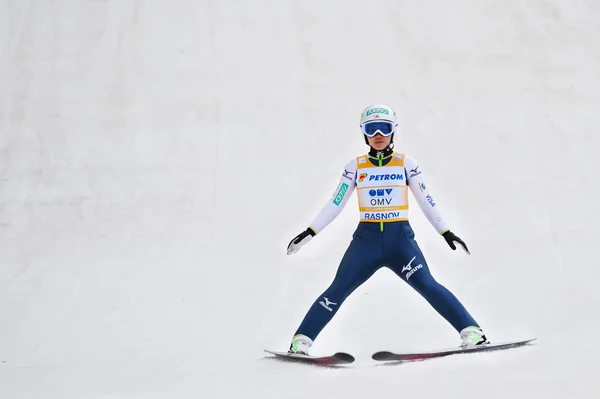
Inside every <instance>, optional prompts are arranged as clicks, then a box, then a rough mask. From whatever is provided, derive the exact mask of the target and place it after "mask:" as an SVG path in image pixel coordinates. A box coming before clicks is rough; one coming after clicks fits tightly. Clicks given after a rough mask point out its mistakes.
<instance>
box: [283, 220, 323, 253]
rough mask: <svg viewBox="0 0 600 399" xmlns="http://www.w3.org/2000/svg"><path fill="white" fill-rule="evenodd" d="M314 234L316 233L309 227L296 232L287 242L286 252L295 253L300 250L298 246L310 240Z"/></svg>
mask: <svg viewBox="0 0 600 399" xmlns="http://www.w3.org/2000/svg"><path fill="white" fill-rule="evenodd" d="M315 235H317V233H315V231H314V230H313V229H312V228H310V227H309V228H308V229H306V230H305V231H303V232H302V233H300V234H298V235H297V236H296V237H294V238H293V239H292V241H290V243H289V244H288V247H287V254H288V255H292V254H295V253H296V252H298V251H299V250H300V247H302V246H303V245H304V244H306V243H307V242H309V241H310V240H312V238H313V237H314V236H315Z"/></svg>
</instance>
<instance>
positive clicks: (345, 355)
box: [333, 352, 356, 363]
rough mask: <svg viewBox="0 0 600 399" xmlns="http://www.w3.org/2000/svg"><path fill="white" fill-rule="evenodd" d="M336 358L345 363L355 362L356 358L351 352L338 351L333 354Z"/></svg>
mask: <svg viewBox="0 0 600 399" xmlns="http://www.w3.org/2000/svg"><path fill="white" fill-rule="evenodd" d="M333 357H334V358H336V359H338V360H341V361H343V362H344V363H353V362H354V361H355V360H356V359H355V358H354V356H352V355H351V354H349V353H345V352H337V353H336V354H334V355H333Z"/></svg>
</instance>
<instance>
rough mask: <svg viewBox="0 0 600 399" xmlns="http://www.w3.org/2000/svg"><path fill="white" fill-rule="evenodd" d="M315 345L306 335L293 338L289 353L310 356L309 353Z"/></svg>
mask: <svg viewBox="0 0 600 399" xmlns="http://www.w3.org/2000/svg"><path fill="white" fill-rule="evenodd" d="M312 344H313V340H312V339H310V338H308V337H307V336H306V335H302V334H298V335H294V338H292V343H291V344H290V349H289V350H288V353H297V354H299V355H308V351H309V349H310V347H311V346H312Z"/></svg>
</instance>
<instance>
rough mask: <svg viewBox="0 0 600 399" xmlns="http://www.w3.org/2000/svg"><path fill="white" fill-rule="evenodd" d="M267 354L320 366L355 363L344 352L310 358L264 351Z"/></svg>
mask: <svg viewBox="0 0 600 399" xmlns="http://www.w3.org/2000/svg"><path fill="white" fill-rule="evenodd" d="M264 351H265V352H267V353H270V354H271V355H275V357H276V358H278V359H282V360H287V361H293V362H302V363H311V364H320V365H337V364H349V363H352V362H354V357H353V356H352V355H349V354H347V353H344V352H337V353H335V354H333V355H331V356H310V355H301V354H298V353H287V352H276V351H270V350H267V349H264Z"/></svg>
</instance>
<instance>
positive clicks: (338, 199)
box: [333, 183, 348, 206]
mask: <svg viewBox="0 0 600 399" xmlns="http://www.w3.org/2000/svg"><path fill="white" fill-rule="evenodd" d="M346 191H348V185H347V184H346V183H342V185H341V186H340V189H339V190H338V193H337V195H336V196H335V199H334V200H333V203H334V204H336V205H337V206H340V204H341V203H342V200H343V199H344V196H345V195H346Z"/></svg>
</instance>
